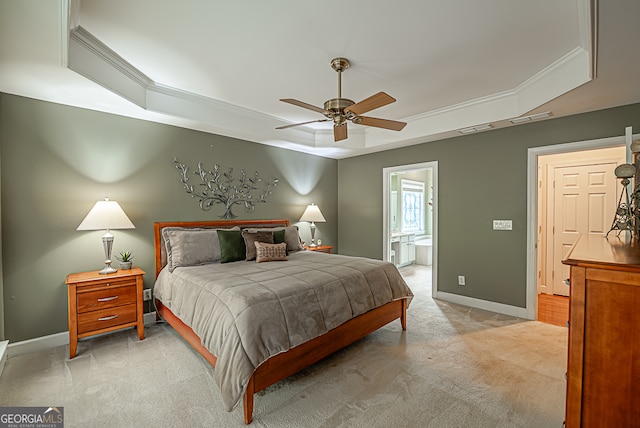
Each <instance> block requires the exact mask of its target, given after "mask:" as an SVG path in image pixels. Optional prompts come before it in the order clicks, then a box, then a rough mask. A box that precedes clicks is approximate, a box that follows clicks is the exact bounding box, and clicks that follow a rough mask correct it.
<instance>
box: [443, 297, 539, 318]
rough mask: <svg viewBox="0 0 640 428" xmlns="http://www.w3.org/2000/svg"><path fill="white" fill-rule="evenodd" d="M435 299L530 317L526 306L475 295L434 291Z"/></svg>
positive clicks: (499, 312) (520, 316)
mask: <svg viewBox="0 0 640 428" xmlns="http://www.w3.org/2000/svg"><path fill="white" fill-rule="evenodd" d="M435 298H436V299H439V300H444V301H446V302H451V303H457V304H458V305H464V306H469V307H472V308H477V309H482V310H485V311H489V312H496V313H498V314H504V315H510V316H512V317H517V318H523V319H530V318H529V317H528V316H527V308H521V307H519V306H511V305H505V304H504V303H496V302H490V301H488V300H482V299H476V298H475V297H468V296H461V295H459V294H453V293H446V292H444V291H438V292H436V296H435Z"/></svg>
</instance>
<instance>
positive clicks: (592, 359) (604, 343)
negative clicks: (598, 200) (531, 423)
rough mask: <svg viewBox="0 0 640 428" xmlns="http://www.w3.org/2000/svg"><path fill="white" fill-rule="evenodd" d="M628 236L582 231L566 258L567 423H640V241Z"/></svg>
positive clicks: (593, 424) (571, 426)
mask: <svg viewBox="0 0 640 428" xmlns="http://www.w3.org/2000/svg"><path fill="white" fill-rule="evenodd" d="M621 236H622V235H621ZM627 242H628V241H625V240H624V239H622V238H620V239H618V238H617V237H615V236H614V237H611V236H610V237H609V238H608V239H607V238H604V237H603V236H602V235H583V236H581V237H580V239H579V240H578V242H576V244H575V245H574V247H573V248H572V249H571V251H570V252H569V254H568V255H567V259H566V260H564V261H563V263H564V264H566V265H569V266H570V267H571V302H570V307H569V360H568V367H567V402H566V419H565V422H566V426H567V427H568V428H573V427H640V244H639V243H634V244H633V245H630V244H628V243H627Z"/></svg>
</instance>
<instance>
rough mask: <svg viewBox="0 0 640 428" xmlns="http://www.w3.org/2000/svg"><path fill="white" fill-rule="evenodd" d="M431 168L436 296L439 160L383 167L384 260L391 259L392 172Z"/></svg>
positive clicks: (433, 286) (434, 289) (433, 292)
mask: <svg viewBox="0 0 640 428" xmlns="http://www.w3.org/2000/svg"><path fill="white" fill-rule="evenodd" d="M423 169H430V170H431V177H432V178H431V180H432V186H433V198H432V205H431V208H432V216H431V240H432V246H431V252H432V254H431V295H432V296H433V297H436V294H437V291H438V161H430V162H422V163H414V164H410V165H398V166H392V167H387V168H383V169H382V260H389V252H390V251H391V240H390V239H389V235H390V231H389V194H390V193H391V189H390V187H389V184H390V182H391V174H392V173H394V172H406V171H416V170H423Z"/></svg>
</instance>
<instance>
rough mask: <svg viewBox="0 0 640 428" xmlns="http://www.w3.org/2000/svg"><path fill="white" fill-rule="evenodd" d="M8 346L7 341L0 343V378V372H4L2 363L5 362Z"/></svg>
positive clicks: (0, 373)
mask: <svg viewBox="0 0 640 428" xmlns="http://www.w3.org/2000/svg"><path fill="white" fill-rule="evenodd" d="M8 345H9V341H8V340H3V341H0V376H2V370H4V363H5V362H6V361H7V354H8V352H7V347H8Z"/></svg>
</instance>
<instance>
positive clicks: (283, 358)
mask: <svg viewBox="0 0 640 428" xmlns="http://www.w3.org/2000/svg"><path fill="white" fill-rule="evenodd" d="M233 226H240V227H242V228H245V227H278V226H289V220H286V219H284V220H219V221H194V222H157V223H154V247H155V260H156V277H157V276H158V274H159V273H160V271H161V270H162V268H163V267H164V265H165V264H166V261H165V260H166V257H165V256H164V249H163V248H162V245H161V244H162V235H161V231H162V229H163V228H165V227H188V228H228V227H233ZM156 308H157V311H158V315H159V316H160V317H162V318H163V319H164V320H165V321H167V322H168V323H169V324H170V325H171V326H172V327H173V328H174V329H175V330H176V331H177V332H178V334H180V336H182V337H183V338H184V339H185V340H186V341H187V343H189V344H190V345H191V346H192V347H193V348H194V349H195V350H196V351H198V352H199V353H200V355H202V356H203V357H204V359H205V360H207V361H208V362H209V363H210V364H211V365H212V366H213V367H215V365H216V361H217V358H216V356H215V355H213V354H212V353H211V352H209V350H208V349H207V348H205V347H204V346H203V345H202V341H201V340H200V337H198V335H197V334H196V333H194V331H193V330H192V329H191V327H189V326H188V325H186V324H185V323H183V322H182V321H181V320H180V319H179V318H178V317H177V316H175V315H174V314H173V313H172V312H171V311H170V310H169V309H168V308H167V307H166V306H164V305H163V304H162V302H160V301H159V300H156ZM406 314H407V300H406V299H401V300H395V301H392V302H390V303H387V304H386V305H384V306H381V307H379V308H376V309H373V310H371V311H369V312H366V313H364V314H362V315H360V316H357V317H356V318H353V319H351V320H349V321H347V322H346V323H344V324H342V325H340V326H338V327H336V328H334V329H333V330H330V331H328V332H327V333H325V334H323V335H322V336H319V337H317V338H315V339H312V340H310V341H308V342H305V343H303V344H301V345H298V346H296V347H295V348H292V349H290V350H289V351H287V352H282V353H280V354H278V355H275V356H273V357H271V358H269V359H268V360H266V361H265V362H264V363H262V364H261V365H260V366H259V367H258V368H256V370H255V371H254V372H253V375H252V376H251V378H250V379H249V384H248V385H247V389H246V391H245V393H244V397H243V408H244V422H245V424H250V423H251V420H252V418H253V395H254V394H255V393H256V392H260V391H262V390H263V389H266V388H267V387H269V386H271V385H273V384H274V383H276V382H279V381H281V380H283V379H285V378H287V377H289V376H291V375H292V374H295V373H297V372H298V371H300V370H302V369H304V368H306V367H309V366H310V365H312V364H314V363H316V362H318V361H320V360H321V359H323V358H325V357H326V356H328V355H330V354H332V353H334V352H336V351H338V350H340V349H342V348H344V347H346V346H348V345H350V344H352V343H353V342H355V341H357V340H359V339H361V338H363V337H365V336H366V335H368V334H369V333H372V332H373V331H375V330H377V329H379V328H381V327H383V326H384V325H386V324H388V323H390V322H391V321H393V320H395V319H397V318H400V322H401V324H402V329H403V330H406V329H407V324H406Z"/></svg>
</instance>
